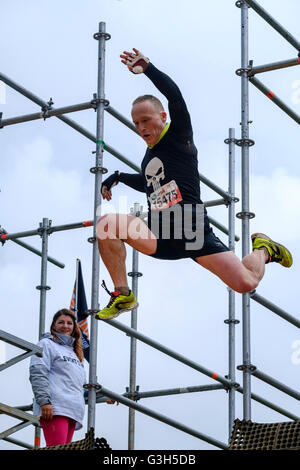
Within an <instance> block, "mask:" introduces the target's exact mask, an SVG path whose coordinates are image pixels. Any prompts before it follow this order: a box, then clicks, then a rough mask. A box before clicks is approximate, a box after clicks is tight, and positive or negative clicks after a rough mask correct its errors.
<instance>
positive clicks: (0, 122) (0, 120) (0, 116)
mask: <svg viewBox="0 0 300 470" xmlns="http://www.w3.org/2000/svg"><path fill="white" fill-rule="evenodd" d="M2 116H3V113H0V129H3V126H2Z"/></svg>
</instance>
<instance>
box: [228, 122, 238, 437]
mask: <svg viewBox="0 0 300 470" xmlns="http://www.w3.org/2000/svg"><path fill="white" fill-rule="evenodd" d="M225 143H228V144H229V165H228V167H229V173H228V174H229V181H228V194H229V196H230V198H231V201H230V204H229V208H228V228H229V236H228V245H229V249H230V250H231V251H233V252H234V251H235V199H234V197H235V130H234V129H232V128H230V129H229V138H228V139H227V140H225ZM228 313H229V316H228V320H225V323H228V327H229V332H228V378H229V379H230V380H231V381H233V382H235V325H236V324H237V323H239V321H238V320H236V319H235V292H234V291H233V290H232V289H230V288H228ZM234 420H235V390H234V389H233V388H230V389H229V392H228V427H229V432H228V440H229V441H230V438H231V433H232V429H233V424H234Z"/></svg>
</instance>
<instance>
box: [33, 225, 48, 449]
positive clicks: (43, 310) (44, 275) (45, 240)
mask: <svg viewBox="0 0 300 470" xmlns="http://www.w3.org/2000/svg"><path fill="white" fill-rule="evenodd" d="M50 226H51V221H49V219H47V218H43V222H42V223H41V224H40V231H41V237H42V260H41V284H40V285H39V286H37V287H36V288H37V289H38V290H40V315H39V341H40V340H41V338H42V335H43V334H44V333H45V319H46V294H47V290H49V289H50V287H49V286H47V258H48V236H49V234H48V230H49V228H50ZM34 431H35V433H34V447H35V449H38V448H39V447H40V444H41V429H40V427H38V426H35V430H34Z"/></svg>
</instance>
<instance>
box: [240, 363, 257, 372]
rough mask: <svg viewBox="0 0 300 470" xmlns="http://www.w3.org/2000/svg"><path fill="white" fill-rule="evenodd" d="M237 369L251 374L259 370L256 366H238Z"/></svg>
mask: <svg viewBox="0 0 300 470" xmlns="http://www.w3.org/2000/svg"><path fill="white" fill-rule="evenodd" d="M236 368H237V370H241V371H243V372H250V373H252V372H255V371H256V369H257V367H256V366H254V365H253V364H241V365H240V366H237V367H236Z"/></svg>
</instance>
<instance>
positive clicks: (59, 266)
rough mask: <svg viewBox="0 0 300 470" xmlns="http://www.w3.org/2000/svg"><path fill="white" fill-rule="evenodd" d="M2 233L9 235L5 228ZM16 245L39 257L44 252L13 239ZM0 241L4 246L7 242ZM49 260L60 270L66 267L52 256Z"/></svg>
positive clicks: (0, 231)
mask: <svg viewBox="0 0 300 470" xmlns="http://www.w3.org/2000/svg"><path fill="white" fill-rule="evenodd" d="M0 233H1V234H2V235H3V234H7V231H6V230H4V228H2V229H0ZM11 240H12V241H13V242H14V243H16V245H19V246H22V248H25V249H26V250H28V251H31V253H34V254H35V255H38V256H40V257H41V256H42V252H41V251H39V250H37V249H36V248H34V247H33V246H31V245H28V244H27V243H24V242H21V241H20V240H17V239H13V238H12V239H11ZM0 241H1V242H2V244H4V243H5V240H1V239H0ZM47 260H48V261H49V263H52V264H54V265H55V266H57V267H58V268H61V269H63V268H64V267H65V265H64V264H63V263H61V262H60V261H58V260H57V259H55V258H52V256H48V257H47Z"/></svg>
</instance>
